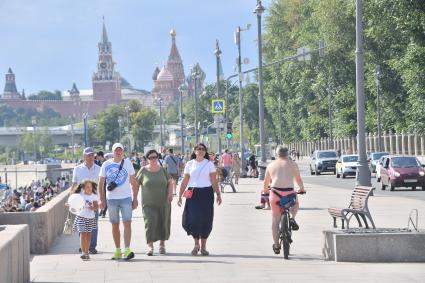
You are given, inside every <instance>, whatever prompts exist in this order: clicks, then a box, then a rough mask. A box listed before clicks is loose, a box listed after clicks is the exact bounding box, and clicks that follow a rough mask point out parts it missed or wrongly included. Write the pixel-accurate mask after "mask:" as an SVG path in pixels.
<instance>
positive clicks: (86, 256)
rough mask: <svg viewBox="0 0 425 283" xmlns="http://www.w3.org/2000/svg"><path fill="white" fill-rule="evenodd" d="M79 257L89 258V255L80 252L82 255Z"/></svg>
mask: <svg viewBox="0 0 425 283" xmlns="http://www.w3.org/2000/svg"><path fill="white" fill-rule="evenodd" d="M80 258H81V259H82V260H89V259H90V256H89V255H88V254H82V255H81V256H80Z"/></svg>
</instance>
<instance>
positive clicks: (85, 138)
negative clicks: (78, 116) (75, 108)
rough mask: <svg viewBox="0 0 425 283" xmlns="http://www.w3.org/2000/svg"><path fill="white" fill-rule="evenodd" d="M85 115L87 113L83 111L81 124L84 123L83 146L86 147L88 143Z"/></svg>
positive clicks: (86, 115)
mask: <svg viewBox="0 0 425 283" xmlns="http://www.w3.org/2000/svg"><path fill="white" fill-rule="evenodd" d="M87 117H88V114H87V113H84V114H83V125H84V147H88V146H89V143H88V137H87Z"/></svg>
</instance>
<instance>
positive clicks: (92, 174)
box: [71, 147, 100, 254]
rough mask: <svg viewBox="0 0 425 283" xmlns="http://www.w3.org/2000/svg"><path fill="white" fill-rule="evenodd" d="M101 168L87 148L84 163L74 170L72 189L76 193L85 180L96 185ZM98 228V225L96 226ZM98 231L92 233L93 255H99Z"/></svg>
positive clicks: (90, 150)
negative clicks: (97, 248)
mask: <svg viewBox="0 0 425 283" xmlns="http://www.w3.org/2000/svg"><path fill="white" fill-rule="evenodd" d="M99 173H100V167H99V166H98V165H96V164H95V163H94V150H93V148H91V147H86V148H85V149H84V151H83V163H81V164H80V165H78V166H76V167H75V168H74V172H73V174H72V189H71V191H74V190H75V189H76V188H77V187H78V185H79V184H80V183H81V182H82V181H83V180H90V181H93V182H95V183H97V181H98V180H99ZM94 213H95V218H96V223H97V224H98V220H99V211H98V210H96V211H95V212H94ZM96 226H98V225H96ZM96 246H97V229H95V230H93V231H92V234H91V240H90V249H89V252H90V253H91V254H97V250H96Z"/></svg>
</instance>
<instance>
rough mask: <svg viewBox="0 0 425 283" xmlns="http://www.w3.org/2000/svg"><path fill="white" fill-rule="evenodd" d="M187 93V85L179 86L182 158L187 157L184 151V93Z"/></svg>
mask: <svg viewBox="0 0 425 283" xmlns="http://www.w3.org/2000/svg"><path fill="white" fill-rule="evenodd" d="M185 91H187V87H186V85H185V84H182V85H180V86H179V92H180V113H179V114H180V137H181V147H182V149H181V150H182V156H184V155H185V150H184V134H183V133H184V127H183V124H184V119H183V92H185Z"/></svg>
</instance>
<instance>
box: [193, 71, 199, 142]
mask: <svg viewBox="0 0 425 283" xmlns="http://www.w3.org/2000/svg"><path fill="white" fill-rule="evenodd" d="M192 78H193V80H194V96H195V144H198V143H199V139H198V136H199V135H198V90H197V82H198V78H199V73H198V70H197V69H196V68H194V70H193V73H192Z"/></svg>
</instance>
